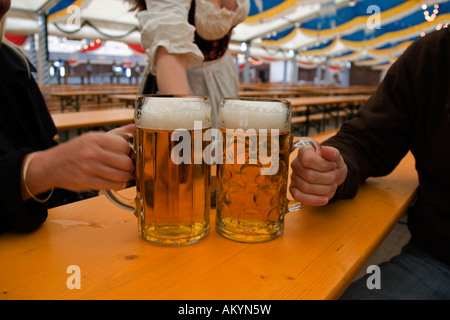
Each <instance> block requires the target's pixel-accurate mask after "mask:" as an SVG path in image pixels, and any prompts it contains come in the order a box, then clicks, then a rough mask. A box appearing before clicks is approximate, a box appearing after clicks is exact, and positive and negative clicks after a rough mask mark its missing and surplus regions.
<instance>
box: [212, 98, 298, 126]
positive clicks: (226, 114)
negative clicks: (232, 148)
mask: <svg viewBox="0 0 450 320" xmlns="http://www.w3.org/2000/svg"><path fill="white" fill-rule="evenodd" d="M287 117H290V112H287V110H286V106H285V105H284V104H283V102H281V101H276V100H275V101H264V100H261V101H258V100H245V99H241V100H226V103H225V105H223V106H222V107H221V108H219V127H221V128H228V129H243V130H246V129H255V130H259V129H278V130H280V131H288V130H290V119H289V118H287Z"/></svg>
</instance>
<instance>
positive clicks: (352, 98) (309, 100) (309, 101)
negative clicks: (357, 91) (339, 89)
mask: <svg viewBox="0 0 450 320" xmlns="http://www.w3.org/2000/svg"><path fill="white" fill-rule="evenodd" d="M369 98H370V95H343V96H315V97H296V98H289V99H288V100H289V101H290V102H291V105H292V111H293V112H294V111H295V108H296V107H306V106H314V105H326V104H336V103H355V102H364V101H367V100H368V99H369Z"/></svg>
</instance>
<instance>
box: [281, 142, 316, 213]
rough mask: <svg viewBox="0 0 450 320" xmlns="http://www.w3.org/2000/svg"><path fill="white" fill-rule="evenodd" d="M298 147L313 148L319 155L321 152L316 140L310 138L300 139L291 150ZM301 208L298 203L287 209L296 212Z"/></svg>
mask: <svg viewBox="0 0 450 320" xmlns="http://www.w3.org/2000/svg"><path fill="white" fill-rule="evenodd" d="M300 147H309V148H313V149H314V150H315V151H316V152H317V153H319V154H320V151H321V150H322V147H321V145H320V144H319V143H318V142H317V141H316V140H314V139H312V138H308V137H302V138H300V139H298V140H297V141H296V142H295V143H294V145H293V149H297V148H300ZM301 208H303V204H302V203H300V202H298V203H296V204H294V205H292V206H290V207H288V212H294V211H298V210H300V209H301Z"/></svg>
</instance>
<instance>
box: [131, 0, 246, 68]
mask: <svg viewBox="0 0 450 320" xmlns="http://www.w3.org/2000/svg"><path fill="white" fill-rule="evenodd" d="M195 2H196V8H195V27H194V26H192V25H190V24H189V22H188V14H189V9H190V5H191V0H146V4H147V10H145V11H141V12H139V13H138V15H137V17H138V20H139V26H140V29H141V43H142V46H143V48H144V50H145V51H146V54H147V56H148V58H149V63H150V66H151V72H152V73H153V74H155V62H154V61H155V59H154V56H155V53H156V49H157V48H158V47H159V46H163V47H164V48H166V50H167V51H168V52H169V53H175V54H186V55H187V68H188V69H191V68H195V67H197V66H198V65H199V64H200V63H201V62H202V61H203V54H202V52H201V51H200V50H199V48H198V47H197V45H196V44H194V33H195V30H197V33H198V34H199V35H200V36H201V37H202V38H203V39H205V40H216V39H221V38H222V37H223V36H225V35H226V34H227V33H228V32H229V31H230V29H231V28H232V27H234V26H236V25H237V24H238V23H240V22H242V21H244V20H245V18H246V17H247V15H248V12H249V10H250V2H249V0H236V3H237V8H236V11H230V10H228V9H226V8H222V9H220V10H216V9H215V8H214V4H212V3H211V2H209V1H207V0H195Z"/></svg>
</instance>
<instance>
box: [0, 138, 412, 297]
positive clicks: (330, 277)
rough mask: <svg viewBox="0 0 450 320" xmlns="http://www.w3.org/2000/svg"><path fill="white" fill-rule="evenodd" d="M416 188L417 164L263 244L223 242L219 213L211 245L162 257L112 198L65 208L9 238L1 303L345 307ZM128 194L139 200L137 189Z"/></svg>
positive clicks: (4, 242) (303, 217)
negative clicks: (345, 295) (334, 302)
mask: <svg viewBox="0 0 450 320" xmlns="http://www.w3.org/2000/svg"><path fill="white" fill-rule="evenodd" d="M324 138H326V135H322V136H321V137H319V139H320V140H322V139H324ZM294 155H295V154H293V156H294ZM417 185H418V182H417V175H416V173H415V170H414V159H413V157H412V155H411V154H408V155H407V156H406V157H405V158H404V159H403V160H402V162H401V163H400V165H399V166H398V167H397V168H396V169H395V170H394V171H393V172H392V173H391V174H390V175H389V176H386V177H382V178H373V179H369V180H368V181H367V183H366V184H364V185H362V186H361V188H360V190H359V192H358V194H357V196H356V197H355V198H354V199H351V200H342V201H338V202H336V203H333V204H331V205H328V206H325V207H306V208H304V209H302V210H301V211H300V212H295V213H290V214H288V215H287V216H286V229H285V232H284V234H283V235H282V236H281V237H279V238H277V239H275V240H272V241H269V242H266V243H258V244H247V243H238V242H234V241H231V240H227V239H225V238H223V237H221V236H220V235H218V234H217V232H216V230H215V226H214V221H215V219H214V210H213V212H212V215H211V219H212V221H211V230H210V233H209V235H208V236H207V237H206V238H205V239H203V240H201V241H199V242H198V243H196V244H193V245H189V246H185V247H163V246H157V245H153V244H151V243H148V242H146V241H145V240H143V239H142V238H141V237H140V236H139V235H138V231H137V221H136V218H135V217H134V215H133V214H132V213H130V212H126V211H122V210H121V209H119V208H117V207H115V206H114V205H113V204H111V203H109V202H108V200H107V199H106V198H105V197H104V196H99V197H96V198H91V199H88V200H84V201H79V202H76V203H73V204H69V205H65V206H61V207H57V208H54V209H51V210H50V211H49V217H48V219H47V221H46V222H45V223H44V224H43V225H42V226H41V227H40V228H39V229H38V230H37V231H35V232H34V233H31V234H25V235H24V234H3V235H1V236H0V261H1V263H0V299H206V300H208V299H224V300H227V299H286V300H289V299H334V298H338V297H339V296H340V295H341V294H342V292H343V291H344V290H345V288H346V287H347V286H348V285H349V284H350V283H351V281H352V280H353V278H354V277H355V276H356V275H357V273H358V272H359V271H360V269H361V268H362V267H363V266H364V265H365V263H366V262H367V260H368V259H369V257H370V256H371V255H372V254H373V252H374V251H375V250H376V248H377V247H378V246H379V244H380V243H381V242H382V241H383V239H384V238H385V237H386V235H387V234H388V233H389V231H390V230H391V229H392V228H393V227H394V226H395V225H396V223H397V221H398V220H399V218H400V217H401V215H402V214H403V212H404V211H405V210H406V208H407V207H408V206H409V205H410V203H411V202H412V200H413V199H414V196H415V191H416V188H417ZM122 193H123V194H125V195H128V196H130V195H133V194H134V188H131V189H127V190H124V191H122ZM72 265H76V266H78V267H79V268H80V276H81V278H80V279H81V288H80V289H68V287H67V280H68V278H69V277H70V276H71V274H70V273H67V269H68V268H69V266H72Z"/></svg>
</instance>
